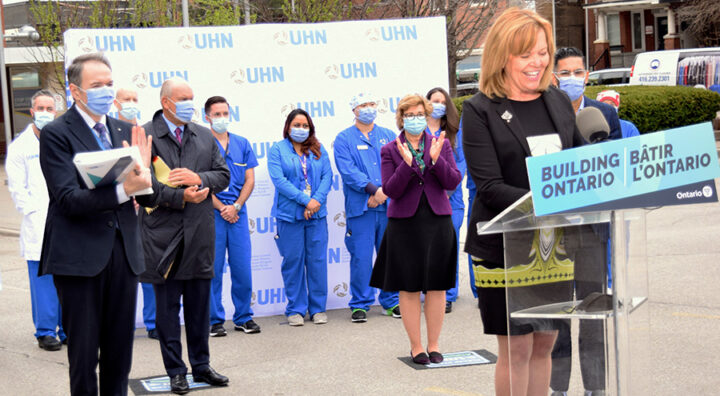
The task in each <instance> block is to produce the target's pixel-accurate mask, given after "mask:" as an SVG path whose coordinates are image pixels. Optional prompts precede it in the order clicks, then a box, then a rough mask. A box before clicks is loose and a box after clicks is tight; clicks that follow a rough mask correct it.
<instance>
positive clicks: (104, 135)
mask: <svg viewBox="0 0 720 396" xmlns="http://www.w3.org/2000/svg"><path fill="white" fill-rule="evenodd" d="M93 129H95V130H96V131H97V133H98V136H100V141H101V142H102V145H103V150H110V149H111V148H113V145H112V143H111V142H110V136H109V135H108V132H107V129H105V125H103V124H102V123H99V122H98V123H97V124H95V126H94V127H93Z"/></svg>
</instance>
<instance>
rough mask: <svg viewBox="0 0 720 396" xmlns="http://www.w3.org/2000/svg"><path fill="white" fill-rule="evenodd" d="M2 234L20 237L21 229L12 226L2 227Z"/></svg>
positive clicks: (0, 232) (0, 231) (0, 229)
mask: <svg viewBox="0 0 720 396" xmlns="http://www.w3.org/2000/svg"><path fill="white" fill-rule="evenodd" d="M0 235H1V236H9V237H19V236H20V231H19V230H15V229H12V228H3V227H0Z"/></svg>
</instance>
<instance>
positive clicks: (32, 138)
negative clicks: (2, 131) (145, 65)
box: [5, 90, 66, 351]
mask: <svg viewBox="0 0 720 396" xmlns="http://www.w3.org/2000/svg"><path fill="white" fill-rule="evenodd" d="M30 104H31V106H32V107H31V108H30V115H32V117H33V122H31V123H30V124H29V125H28V126H27V128H25V130H24V131H23V132H22V133H21V134H20V136H18V137H17V138H16V139H15V140H13V141H12V143H10V145H9V146H8V151H7V158H6V160H5V171H6V172H7V177H8V190H10V196H11V197H12V199H13V202H15V208H17V210H18V211H19V212H20V213H22V215H23V220H22V224H21V226H20V253H21V255H22V256H23V258H24V259H25V260H27V264H28V276H29V279H30V298H31V303H32V304H31V307H32V319H33V324H34V325H35V338H37V341H38V346H39V347H40V348H42V349H44V350H46V351H57V350H59V349H60V348H61V342H64V341H65V338H66V337H65V333H64V332H63V329H62V324H61V315H60V303H59V302H58V297H57V292H56V291H55V284H54V283H53V277H52V275H43V276H38V265H39V260H40V250H41V247H42V242H43V232H44V230H45V217H46V216H47V210H48V202H49V200H50V198H49V197H48V190H47V186H46V185H45V178H44V177H43V173H42V169H40V158H39V155H40V130H41V129H42V128H43V127H44V126H45V125H47V124H48V123H49V122H50V121H52V120H54V119H55V99H54V98H53V94H52V92H50V91H46V90H42V91H38V92H36V93H35V94H34V95H33V96H32V98H31V99H30ZM58 338H59V339H58Z"/></svg>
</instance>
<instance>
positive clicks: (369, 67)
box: [325, 62, 377, 80]
mask: <svg viewBox="0 0 720 396" xmlns="http://www.w3.org/2000/svg"><path fill="white" fill-rule="evenodd" d="M325 75H326V76H327V77H328V78H330V79H331V80H334V79H336V78H338V77H342V78H344V79H346V80H347V79H359V78H371V77H377V64H376V63H375V62H355V63H343V64H341V65H340V66H338V65H330V66H328V67H326V68H325Z"/></svg>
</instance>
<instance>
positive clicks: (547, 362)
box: [462, 8, 583, 396]
mask: <svg viewBox="0 0 720 396" xmlns="http://www.w3.org/2000/svg"><path fill="white" fill-rule="evenodd" d="M554 52H555V45H554V42H553V36H552V27H551V25H550V23H549V22H548V21H547V20H545V19H543V18H542V17H540V16H539V15H537V14H536V13H535V12H533V11H530V10H522V9H518V8H510V9H508V10H506V11H505V12H504V13H503V14H502V15H500V17H498V19H497V20H496V21H495V23H494V24H493V26H492V28H491V29H490V31H489V33H488V36H487V41H486V42H485V50H484V53H483V59H482V71H481V76H480V92H479V93H478V94H476V95H475V96H474V97H472V98H471V99H469V100H467V101H465V103H464V105H463V114H462V119H463V125H462V129H463V142H462V144H463V148H464V152H465V159H466V161H467V169H468V174H469V176H470V177H472V179H473V181H474V182H475V184H476V186H477V195H476V196H475V200H474V203H473V207H472V209H471V210H472V214H471V220H470V223H469V224H468V233H467V240H466V242H465V251H466V252H467V253H468V254H470V255H471V257H472V259H473V272H474V275H475V284H476V288H477V292H478V300H479V306H480V315H481V318H482V322H483V327H484V331H485V333H486V334H494V335H497V339H498V362H497V365H496V368H495V392H496V394H497V395H510V394H512V395H513V396H518V395H547V392H548V389H549V385H550V369H551V358H550V353H551V351H552V348H553V344H554V343H555V338H556V337H557V327H556V323H555V322H554V321H551V320H533V321H525V322H518V321H515V320H509V318H508V312H507V311H508V310H507V303H508V301H506V300H507V298H506V291H508V290H510V289H515V290H518V289H523V290H518V291H520V292H519V293H513V295H517V296H525V297H526V298H525V299H524V300H526V301H522V300H523V299H522V298H518V301H512V304H511V306H515V307H517V304H520V305H521V306H522V305H523V304H525V305H526V307H529V306H533V305H539V304H534V303H533V302H534V301H535V300H534V299H533V298H532V297H533V296H540V295H542V296H558V301H561V300H563V299H564V298H565V297H566V296H567V293H568V291H569V290H570V284H571V280H572V271H569V274H566V275H565V277H564V278H563V277H562V276H559V277H558V276H557V275H558V274H553V273H551V272H552V269H553V268H557V266H553V265H548V260H558V257H559V256H561V255H562V253H563V249H562V244H561V243H560V241H561V240H562V231H561V230H555V231H553V232H550V233H549V235H548V233H542V232H540V233H533V232H530V233H529V234H530V235H529V238H527V243H525V244H520V246H521V248H520V249H513V251H512V252H510V253H512V254H513V256H517V257H519V258H520V259H521V260H525V261H524V262H523V264H524V265H522V266H519V267H518V268H522V269H524V270H520V271H518V268H513V271H512V272H509V273H510V274H511V275H508V274H506V272H505V271H506V270H505V256H504V246H503V243H504V242H503V237H502V235H500V234H496V235H490V236H478V235H477V228H476V224H477V222H479V221H488V220H491V219H492V218H494V217H495V216H497V215H498V214H499V213H500V212H502V211H503V210H504V209H506V208H507V207H508V206H510V205H511V204H513V203H514V202H515V201H517V200H518V199H520V198H521V197H522V196H523V195H525V194H526V193H527V192H528V191H529V189H530V187H529V182H528V176H527V168H526V166H525V158H526V157H528V156H531V155H542V154H546V153H551V152H555V151H559V150H562V149H566V148H571V147H574V146H580V145H582V144H583V140H582V137H581V136H580V134H579V133H578V131H577V129H576V127H575V113H574V112H573V108H572V105H571V103H570V100H569V98H568V97H567V96H566V95H565V94H564V93H563V92H561V91H560V90H558V89H556V88H554V87H551V86H550V81H551V79H552V62H551V59H552V58H551V57H552V54H553V53H554ZM513 234H524V235H526V236H527V235H528V234H527V233H513ZM540 234H545V235H540ZM513 246H514V247H515V246H517V245H516V244H513ZM547 246H550V247H551V249H552V250H551V251H550V253H549V256H548V252H547V249H543V248H545V247H547ZM523 255H524V257H523ZM562 261H563V262H564V263H565V264H567V263H570V268H572V263H571V262H570V260H567V259H565V260H562ZM515 263H516V260H513V264H515ZM527 271H532V273H533V274H535V275H536V276H535V279H536V280H535V281H527V279H529V278H531V277H526V276H525V275H527V273H526V272H527ZM518 272H519V273H520V276H518ZM564 272H568V271H564ZM538 273H540V274H541V276H537V274H538ZM508 276H509V277H508ZM513 277H517V278H518V279H514V278H513ZM549 279H552V280H549ZM557 279H560V281H557ZM506 280H507V281H508V285H512V286H506ZM520 280H522V281H520ZM509 281H513V282H512V283H510V282H509ZM518 284H519V286H518ZM515 290H513V292H514V291H515ZM540 304H542V303H540ZM510 370H512V372H510Z"/></svg>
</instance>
